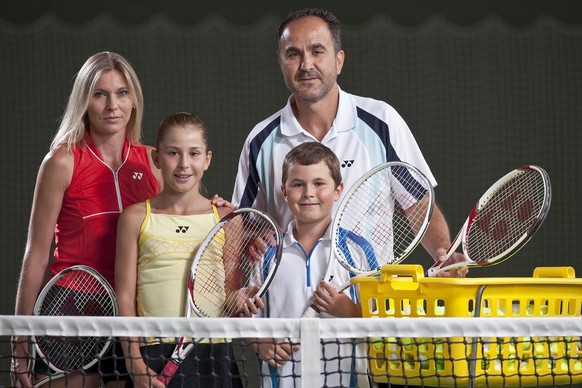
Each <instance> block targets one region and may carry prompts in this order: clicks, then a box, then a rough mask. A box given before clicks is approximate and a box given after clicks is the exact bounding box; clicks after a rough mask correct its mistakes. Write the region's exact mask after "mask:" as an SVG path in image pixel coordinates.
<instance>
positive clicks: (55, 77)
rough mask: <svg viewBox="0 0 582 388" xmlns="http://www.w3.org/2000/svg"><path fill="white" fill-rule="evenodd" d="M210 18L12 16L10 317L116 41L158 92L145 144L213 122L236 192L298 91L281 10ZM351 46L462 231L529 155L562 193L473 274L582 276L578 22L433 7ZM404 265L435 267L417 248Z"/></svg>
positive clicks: (4, 77)
mask: <svg viewBox="0 0 582 388" xmlns="http://www.w3.org/2000/svg"><path fill="white" fill-rule="evenodd" d="M284 13H286V10H285V12H283V14H284ZM199 16H200V15H198V16H197V17H196V20H198V19H200V20H201V21H197V22H196V23H194V24H192V25H184V24H176V23H174V22H172V21H171V20H170V19H169V18H166V17H163V16H157V17H153V18H151V19H147V20H144V21H143V22H141V23H137V24H132V25H129V24H125V23H122V22H120V21H117V19H114V18H112V17H108V16H99V17H97V18H96V19H93V20H91V21H90V22H87V23H81V24H76V25H74V24H70V23H69V22H65V21H62V20H61V19H60V18H58V17H55V16H54V15H52V14H49V15H45V16H43V17H41V18H40V19H35V20H34V21H32V22H30V23H24V24H15V23H12V22H8V21H6V20H3V19H2V18H1V17H0V88H1V93H0V129H1V132H0V133H1V136H2V141H1V143H0V147H1V152H0V158H1V159H0V171H1V181H2V182H3V188H2V190H1V201H0V206H1V209H0V214H2V217H3V221H4V222H2V226H1V228H2V234H1V235H2V242H3V244H2V246H3V257H2V260H3V271H2V272H1V273H0V287H1V288H2V290H1V292H2V295H3V298H2V301H1V302H0V314H12V313H13V305H14V302H13V301H14V291H15V287H16V282H17V277H18V273H19V269H20V261H21V259H22V253H23V249H24V244H25V239H26V233H27V223H28V216H29V211H30V204H31V200H32V194H33V186H34V181H35V178H36V172H37V169H38V166H39V164H40V162H41V160H42V157H43V156H44V155H45V153H46V152H47V150H48V145H49V143H50V140H51V137H52V135H53V134H54V132H55V130H56V127H57V124H58V120H59V117H60V115H61V114H62V111H63V107H64V103H65V99H66V98H67V96H68V93H69V91H70V87H71V84H72V82H71V80H72V77H73V75H74V73H75V72H76V71H77V70H78V69H79V67H80V66H81V65H82V63H83V62H84V61H85V59H86V58H87V57H88V56H90V55H91V54H93V53H95V52H97V51H101V50H111V51H117V52H119V53H121V54H122V55H124V56H125V57H127V58H128V59H129V60H130V61H131V63H132V64H133V65H134V67H135V69H136V71H137V73H138V75H139V77H140V79H141V81H142V84H143V89H144V94H145V99H146V114H145V122H144V141H145V142H146V143H150V144H151V143H152V142H153V140H154V134H155V129H156V127H157V124H158V123H159V122H160V120H161V119H162V118H163V117H165V116H166V115H167V114H169V113H171V112H173V111H191V112H193V113H196V114H198V115H200V116H201V117H202V118H203V119H204V120H205V121H206V122H207V124H208V125H209V127H210V134H211V144H212V148H213V150H214V159H213V164H212V166H211V168H210V170H209V172H208V173H207V175H206V178H205V184H206V186H207V188H208V194H214V193H219V194H220V195H222V196H223V197H225V198H230V195H231V190H232V182H233V179H234V176H235V172H236V164H237V160H238V156H239V152H240V149H241V146H242V143H243V140H244V138H245V137H246V134H247V133H248V132H249V131H250V130H251V128H252V126H253V125H254V124H255V123H256V122H258V121H259V120H261V119H263V118H265V117H266V116H268V115H270V114H271V113H273V112H274V111H275V110H277V109H279V108H280V107H282V106H283V105H284V104H285V102H286V98H287V96H288V92H287V90H286V89H285V87H284V84H283V81H282V77H281V75H280V72H279V68H278V64H277V61H276V57H275V42H274V31H275V29H276V27H277V26H278V23H279V21H280V17H279V16H275V15H274V14H268V13H267V14H266V16H263V17H260V18H257V21H255V22H252V23H249V24H234V23H232V22H231V21H228V20H227V19H224V18H222V17H220V16H216V15H214V14H213V15H210V16H205V17H204V18H201V17H199ZM343 40H344V49H345V51H346V63H345V67H344V70H343V74H342V75H341V76H340V85H341V86H342V88H343V89H344V90H347V91H350V92H352V93H355V94H361V95H366V96H371V97H374V98H377V99H383V100H386V101H387V102H389V103H390V104H392V105H393V106H394V107H395V108H396V109H397V110H398V111H399V112H400V113H401V114H402V115H403V116H404V118H405V119H406V120H407V122H408V124H409V125H410V127H411V128H412V130H413V132H414V134H415V136H416V138H417V140H418V142H419V144H420V146H421V147H422V149H423V151H424V154H425V156H426V158H427V159H428V161H429V164H430V165H431V166H432V169H433V172H434V174H435V176H436V178H437V180H438V181H439V187H438V188H437V190H436V195H437V200H438V202H439V203H440V204H442V206H443V208H444V211H445V213H446V214H447V217H448V219H449V223H450V226H451V233H452V234H453V235H454V234H455V233H456V232H457V230H458V228H459V227H460V226H461V225H462V223H463V221H464V219H465V217H466V216H467V212H468V211H469V209H470V208H471V207H472V205H473V203H474V202H475V201H476V200H477V198H478V197H479V196H480V195H481V194H482V193H483V191H484V190H485V189H486V188H487V187H489V185H490V184H491V183H493V182H494V181H495V180H497V179H498V178H499V177H501V176H502V175H503V174H505V173H507V172H508V171H510V170H511V169H514V168H516V167H518V166H520V165H522V164H526V163H532V164H538V165H540V166H542V167H544V168H545V169H546V170H547V171H548V172H549V174H550V177H551V179H552V184H553V192H554V197H553V203H552V208H551V210H550V215H549V217H548V219H547V220H546V222H545V224H544V225H543V226H542V228H541V229H540V231H539V232H538V234H537V235H536V236H535V237H534V239H533V240H532V241H531V242H530V243H529V245H527V246H526V248H524V249H523V250H522V251H520V252H519V253H518V254H517V255H516V256H514V257H513V258H512V259H511V260H510V261H508V262H505V263H503V264H501V265H499V266H497V267H492V268H491V269H474V270H472V272H471V275H473V276H531V273H532V271H533V269H534V267H536V266H542V265H552V266H553V265H572V266H574V267H575V268H576V269H577V270H578V275H579V276H582V265H581V264H580V262H581V260H580V258H581V252H582V249H581V248H582V243H581V238H580V236H579V232H580V224H581V222H580V219H581V218H582V211H581V210H580V208H579V207H578V206H577V205H578V202H579V199H580V198H579V197H580V194H579V193H580V191H581V189H582V174H581V173H580V172H579V171H580V162H579V160H578V159H579V153H580V150H579V149H580V146H581V145H582V134H581V123H582V106H581V104H582V27H581V26H580V25H576V24H566V23H564V22H561V21H559V20H558V19H555V18H553V17H550V16H548V17H540V18H538V19H537V20H535V21H533V22H530V23H526V24H523V25H521V26H515V25H510V24H509V23H507V22H506V21H504V20H502V19H501V18H497V17H494V16H491V17H485V18H484V19H482V20H481V21H479V22H477V23H470V24H467V25H458V24H452V23H451V22H449V21H447V20H446V19H445V18H442V17H439V16H434V17H431V18H428V19H427V20H426V21H425V22H423V23H421V24H419V25H417V26H414V27H411V26H403V25H402V24H400V23H397V22H395V21H393V20H392V19H390V18H388V17H387V16H385V15H377V16H375V17H373V18H371V19H370V20H369V21H366V22H365V23H357V24H348V23H344V35H343ZM407 262H420V263H422V264H424V265H425V266H426V265H428V263H429V261H428V258H427V256H426V254H425V253H424V251H423V250H422V249H421V248H419V249H418V250H417V252H416V253H415V254H414V255H413V257H412V258H410V259H408V260H407Z"/></svg>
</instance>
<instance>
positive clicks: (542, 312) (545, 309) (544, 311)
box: [540, 304, 548, 315]
mask: <svg viewBox="0 0 582 388" xmlns="http://www.w3.org/2000/svg"><path fill="white" fill-rule="evenodd" d="M540 315H548V305H547V304H545V305H543V306H542V307H541V308H540Z"/></svg>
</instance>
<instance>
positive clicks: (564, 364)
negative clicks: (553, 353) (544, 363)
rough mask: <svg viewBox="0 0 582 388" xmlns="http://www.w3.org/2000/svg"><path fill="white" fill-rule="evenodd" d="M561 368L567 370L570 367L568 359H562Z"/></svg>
mask: <svg viewBox="0 0 582 388" xmlns="http://www.w3.org/2000/svg"><path fill="white" fill-rule="evenodd" d="M560 369H561V370H563V371H567V370H568V369H569V365H568V361H566V360H564V359H562V362H561V363H560Z"/></svg>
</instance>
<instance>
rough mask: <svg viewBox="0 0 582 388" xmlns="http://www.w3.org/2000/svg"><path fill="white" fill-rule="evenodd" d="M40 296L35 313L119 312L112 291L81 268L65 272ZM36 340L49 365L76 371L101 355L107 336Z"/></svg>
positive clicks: (38, 337) (95, 314) (48, 337)
mask: <svg viewBox="0 0 582 388" xmlns="http://www.w3.org/2000/svg"><path fill="white" fill-rule="evenodd" d="M40 298H42V300H39V302H38V303H40V307H39V309H38V311H37V315H43V316H115V315H118V314H117V303H116V300H115V297H114V294H113V290H112V289H111V288H110V287H109V286H108V285H105V284H104V283H103V282H102V281H101V280H100V279H98V278H96V277H95V276H94V275H93V274H91V273H89V272H87V271H84V270H73V271H70V272H67V273H65V274H64V275H63V276H61V277H60V278H59V279H58V280H57V281H56V282H55V283H54V284H53V286H52V287H50V288H49V289H47V290H46V292H45V293H43V295H41V297H40ZM35 341H36V344H37V346H38V349H39V350H40V352H41V355H42V357H43V358H44V359H45V360H46V362H47V363H48V364H50V365H52V366H54V367H56V368H58V369H60V370H78V369H82V368H83V367H84V366H86V365H88V364H90V363H92V362H94V360H96V359H97V358H98V357H100V356H101V355H102V354H103V352H104V351H105V350H106V349H107V347H108V346H109V343H110V338H108V337H53V336H37V337H36V338H35Z"/></svg>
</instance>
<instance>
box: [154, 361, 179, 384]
mask: <svg viewBox="0 0 582 388" xmlns="http://www.w3.org/2000/svg"><path fill="white" fill-rule="evenodd" d="M179 367H180V365H179V364H178V363H176V362H174V360H170V361H168V362H166V365H165V366H164V369H163V370H162V371H161V372H160V374H158V380H159V381H161V382H162V383H164V385H168V384H169V383H170V381H171V380H172V377H174V375H175V374H176V371H178V368H179Z"/></svg>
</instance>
